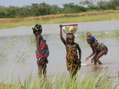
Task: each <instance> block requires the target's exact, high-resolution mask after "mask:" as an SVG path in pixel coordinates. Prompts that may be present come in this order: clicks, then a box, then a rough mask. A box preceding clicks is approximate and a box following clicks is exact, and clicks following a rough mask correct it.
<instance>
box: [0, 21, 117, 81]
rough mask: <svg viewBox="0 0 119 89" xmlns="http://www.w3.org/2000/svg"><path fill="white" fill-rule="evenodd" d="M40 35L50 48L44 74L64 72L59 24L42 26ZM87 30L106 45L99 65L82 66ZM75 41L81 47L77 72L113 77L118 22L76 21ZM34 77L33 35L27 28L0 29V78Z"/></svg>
mask: <svg viewBox="0 0 119 89" xmlns="http://www.w3.org/2000/svg"><path fill="white" fill-rule="evenodd" d="M43 28H44V31H43V36H44V38H45V39H46V40H47V43H48V45H49V49H50V56H49V58H48V60H49V63H48V68H47V70H48V75H49V76H53V75H55V74H67V70H66V65H65V47H64V45H63V44H62V43H61V41H60V38H59V25H58V24H48V25H43ZM87 31H91V32H93V33H94V34H95V35H96V36H97V39H98V40H99V41H100V42H103V43H104V44H106V45H107V46H108V48H109V52H108V54H107V55H106V56H104V57H102V58H101V60H102V62H103V63H104V65H102V66H96V67H95V66H93V65H88V66H84V63H85V58H86V57H87V56H88V55H89V54H90V53H91V49H90V48H89V46H88V44H87V43H86V41H85V32H87ZM75 35H76V41H77V42H78V43H79V45H80V47H81V50H82V67H81V70H80V72H79V74H80V75H84V74H87V73H95V72H97V71H99V72H101V71H105V72H106V73H107V75H109V76H110V77H111V78H113V79H116V78H117V76H118V72H119V54H118V53H119V21H110V22H108V21H106V22H87V23H86V22H85V23H79V29H78V31H77V33H76V34H75ZM29 76H34V77H35V76H37V65H36V59H35V38H34V36H33V34H32V30H31V27H18V28H13V29H4V30H0V81H4V82H6V81H15V80H18V79H19V80H25V79H27V78H28V77H29Z"/></svg>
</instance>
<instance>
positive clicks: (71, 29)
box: [62, 24, 78, 33]
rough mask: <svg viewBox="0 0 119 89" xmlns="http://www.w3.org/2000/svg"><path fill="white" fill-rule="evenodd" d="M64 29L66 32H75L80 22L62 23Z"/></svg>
mask: <svg viewBox="0 0 119 89" xmlns="http://www.w3.org/2000/svg"><path fill="white" fill-rule="evenodd" d="M62 29H63V31H64V32H65V33H75V32H76V31H77V29H78V24H69V25H62Z"/></svg>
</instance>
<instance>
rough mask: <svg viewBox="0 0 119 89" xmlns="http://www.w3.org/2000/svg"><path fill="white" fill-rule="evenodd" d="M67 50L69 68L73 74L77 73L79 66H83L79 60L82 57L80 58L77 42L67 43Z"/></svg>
mask: <svg viewBox="0 0 119 89" xmlns="http://www.w3.org/2000/svg"><path fill="white" fill-rule="evenodd" d="M66 51H67V55H66V64H67V70H68V71H69V72H70V73H71V75H75V74H76V73H77V70H78V68H79V67H80V66H81V62H79V61H80V59H78V55H77V44H73V45H69V44H68V45H66Z"/></svg>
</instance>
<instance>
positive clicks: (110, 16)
mask: <svg viewBox="0 0 119 89" xmlns="http://www.w3.org/2000/svg"><path fill="white" fill-rule="evenodd" d="M114 19H115V20H117V19H119V10H115V11H114V10H106V11H98V12H97V11H90V12H82V13H74V14H59V15H47V16H36V17H24V18H21V17H18V18H3V19H2V18H1V19H0V29H1V28H12V27H17V26H31V25H34V24H36V23H39V24H51V23H70V22H87V21H101V20H114Z"/></svg>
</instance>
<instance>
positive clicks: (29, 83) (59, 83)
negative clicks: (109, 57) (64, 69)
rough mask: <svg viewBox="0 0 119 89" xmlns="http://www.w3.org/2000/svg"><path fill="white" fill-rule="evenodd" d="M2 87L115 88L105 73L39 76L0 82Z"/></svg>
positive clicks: (52, 88)
mask: <svg viewBox="0 0 119 89" xmlns="http://www.w3.org/2000/svg"><path fill="white" fill-rule="evenodd" d="M0 89H113V88H112V82H111V80H110V79H108V77H107V76H105V75H98V76H94V75H87V76H85V77H84V78H82V79H81V78H77V79H76V78H74V79H71V78H70V77H65V76H60V77H59V76H56V77H53V78H51V77H50V78H47V79H44V78H38V79H31V78H29V79H28V80H26V81H24V82H22V83H21V82H19V81H18V82H16V83H15V84H11V85H10V84H3V83H0Z"/></svg>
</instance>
